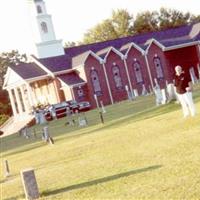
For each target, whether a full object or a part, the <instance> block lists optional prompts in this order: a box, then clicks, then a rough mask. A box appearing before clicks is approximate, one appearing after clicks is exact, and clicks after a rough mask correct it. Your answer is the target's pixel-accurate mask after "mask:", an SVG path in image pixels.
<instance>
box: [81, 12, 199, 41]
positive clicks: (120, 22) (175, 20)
mask: <svg viewBox="0 0 200 200" xmlns="http://www.w3.org/2000/svg"><path fill="white" fill-rule="evenodd" d="M196 22H200V15H197V16H196V15H193V14H191V13H189V12H187V13H183V12H181V11H178V10H175V9H166V8H161V9H160V10H159V11H145V12H142V13H139V14H137V16H136V18H135V19H134V18H133V15H131V14H130V13H129V12H128V11H127V10H124V9H119V10H116V11H113V12H112V16H111V17H110V18H109V19H105V20H104V21H102V22H101V23H99V24H97V25H96V26H95V27H93V28H91V29H89V30H88V31H87V32H86V33H85V34H84V39H83V42H82V43H83V44H88V43H93V42H101V41H106V40H111V39H116V38H120V37H125V36H129V35H134V34H140V33H145V32H150V31H157V30H165V29H168V28H173V27H178V26H182V25H186V24H191V23H196Z"/></svg>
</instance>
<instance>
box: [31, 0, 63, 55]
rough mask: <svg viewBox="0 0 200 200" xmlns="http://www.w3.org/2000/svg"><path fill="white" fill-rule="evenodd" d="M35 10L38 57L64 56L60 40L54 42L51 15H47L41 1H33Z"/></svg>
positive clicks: (54, 36)
mask: <svg viewBox="0 0 200 200" xmlns="http://www.w3.org/2000/svg"><path fill="white" fill-rule="evenodd" d="M34 4H35V8H36V20H37V25H38V30H39V38H40V41H39V43H37V44H36V46H37V51H38V57H39V58H45V57H53V56H58V55H63V54H64V48H63V46H62V41H61V40H56V35H55V31H54V26H53V23H52V19H51V15H49V14H48V13H47V10H46V5H45V2H44V1H43V0H34Z"/></svg>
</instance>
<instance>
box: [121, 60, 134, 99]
mask: <svg viewBox="0 0 200 200" xmlns="http://www.w3.org/2000/svg"><path fill="white" fill-rule="evenodd" d="M123 60H124V65H125V69H126V74H127V77H128V83H129V87H130V90H131V95H133V87H132V84H131V79H130V76H129V73H128V66H127V63H126V58H125V57H124V59H123ZM131 98H132V97H131Z"/></svg>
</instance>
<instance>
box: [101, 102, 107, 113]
mask: <svg viewBox="0 0 200 200" xmlns="http://www.w3.org/2000/svg"><path fill="white" fill-rule="evenodd" d="M100 104H101V109H102V113H106V109H105V107H104V105H103V101H100Z"/></svg>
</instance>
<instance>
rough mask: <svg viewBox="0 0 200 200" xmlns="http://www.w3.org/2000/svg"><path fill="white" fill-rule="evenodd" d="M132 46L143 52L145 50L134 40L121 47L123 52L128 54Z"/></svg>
mask: <svg viewBox="0 0 200 200" xmlns="http://www.w3.org/2000/svg"><path fill="white" fill-rule="evenodd" d="M132 47H134V48H136V49H137V50H138V51H140V52H141V53H142V54H143V53H144V50H143V49H142V48H141V47H140V46H138V45H137V44H135V43H133V42H129V43H127V44H125V45H123V46H122V47H121V48H120V51H121V52H122V53H123V54H126V55H127V54H128V53H129V51H130V49H131V48H132Z"/></svg>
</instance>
